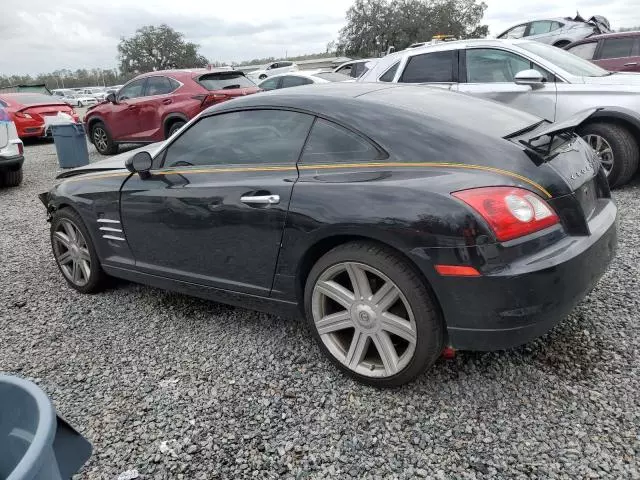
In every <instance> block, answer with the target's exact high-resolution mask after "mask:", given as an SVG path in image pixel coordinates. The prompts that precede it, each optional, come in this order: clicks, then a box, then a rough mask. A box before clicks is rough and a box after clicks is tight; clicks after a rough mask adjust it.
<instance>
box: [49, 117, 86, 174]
mask: <svg viewBox="0 0 640 480" xmlns="http://www.w3.org/2000/svg"><path fill="white" fill-rule="evenodd" d="M51 134H52V135H53V141H54V142H55V144H56V153H57V154H58V162H59V163H60V166H61V167H62V168H75V167H82V166H84V165H89V150H88V149H87V139H86V138H85V133H84V126H83V125H82V124H81V123H59V124H52V125H51Z"/></svg>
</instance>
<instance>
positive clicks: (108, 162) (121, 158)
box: [56, 140, 166, 178]
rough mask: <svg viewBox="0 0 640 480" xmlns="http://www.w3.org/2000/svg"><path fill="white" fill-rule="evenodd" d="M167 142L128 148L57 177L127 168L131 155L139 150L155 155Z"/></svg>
mask: <svg viewBox="0 0 640 480" xmlns="http://www.w3.org/2000/svg"><path fill="white" fill-rule="evenodd" d="M165 142H166V140H165V141H164V142H157V143H151V144H149V145H145V146H143V147H140V148H136V149H133V150H128V151H126V152H124V153H121V154H119V155H115V156H113V157H109V158H105V159H104V160H98V161H97V162H92V163H90V164H89V165H85V166H84V167H78V168H72V169H70V170H66V171H64V172H62V173H61V174H60V175H58V176H57V177H56V178H69V177H74V176H76V175H82V174H85V173H96V172H107V171H110V170H124V169H125V168H126V167H125V166H124V162H126V161H127V159H128V158H129V157H131V156H132V155H134V154H136V153H138V152H149V153H150V154H151V156H152V157H153V156H154V155H155V154H156V153H158V152H159V151H160V149H161V148H162V147H163V146H164V144H165Z"/></svg>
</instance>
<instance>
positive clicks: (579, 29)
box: [497, 15, 612, 48]
mask: <svg viewBox="0 0 640 480" xmlns="http://www.w3.org/2000/svg"><path fill="white" fill-rule="evenodd" d="M611 31H612V30H611V27H610V26H609V21H608V20H607V19H606V18H604V17H602V16H598V15H596V16H593V17H591V18H589V19H588V20H585V19H584V18H582V17H581V16H580V15H576V17H575V18H571V17H566V18H550V19H545V20H533V21H530V22H526V23H521V24H519V25H516V26H515V27H511V28H510V29H509V30H507V31H506V32H503V33H501V34H500V35H498V37H497V38H499V39H503V40H505V39H519V38H526V39H527V40H535V41H536V42H542V43H547V44H549V45H553V46H554V47H559V48H564V47H566V46H567V45H569V44H570V43H573V42H577V41H578V40H582V39H583V38H587V37H590V36H592V35H599V34H601V33H609V32H611Z"/></svg>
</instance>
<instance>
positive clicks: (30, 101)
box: [8, 93, 61, 105]
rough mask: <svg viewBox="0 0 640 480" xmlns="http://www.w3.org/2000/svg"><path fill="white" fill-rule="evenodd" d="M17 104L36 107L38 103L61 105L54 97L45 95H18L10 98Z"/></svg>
mask: <svg viewBox="0 0 640 480" xmlns="http://www.w3.org/2000/svg"><path fill="white" fill-rule="evenodd" d="M8 98H9V99H10V100H13V101H14V102H15V103H21V104H23V105H36V104H38V103H61V102H60V100H58V99H57V98H55V97H54V96H53V95H43V94H41V93H16V94H14V95H11V96H10V97H8Z"/></svg>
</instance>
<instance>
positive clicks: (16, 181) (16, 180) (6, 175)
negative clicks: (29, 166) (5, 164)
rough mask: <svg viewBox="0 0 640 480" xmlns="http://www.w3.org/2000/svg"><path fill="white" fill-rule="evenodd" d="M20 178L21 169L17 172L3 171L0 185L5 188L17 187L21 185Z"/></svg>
mask: <svg viewBox="0 0 640 480" xmlns="http://www.w3.org/2000/svg"><path fill="white" fill-rule="evenodd" d="M22 178H23V176H22V167H20V168H19V169H18V170H5V171H4V172H2V178H1V181H0V183H1V184H2V185H3V186H5V187H17V186H18V185H20V184H21V183H22Z"/></svg>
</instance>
